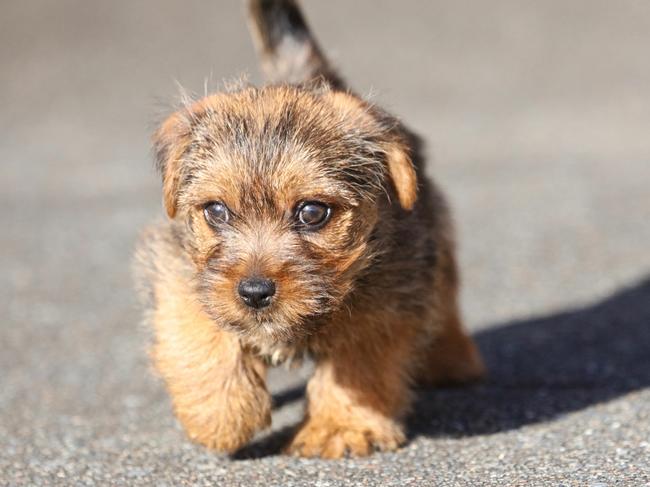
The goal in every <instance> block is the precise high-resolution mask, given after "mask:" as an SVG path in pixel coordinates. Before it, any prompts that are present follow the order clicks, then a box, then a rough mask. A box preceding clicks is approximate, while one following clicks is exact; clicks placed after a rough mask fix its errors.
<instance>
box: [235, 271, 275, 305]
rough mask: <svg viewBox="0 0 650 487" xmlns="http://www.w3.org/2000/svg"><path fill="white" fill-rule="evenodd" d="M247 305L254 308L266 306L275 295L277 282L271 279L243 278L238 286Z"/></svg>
mask: <svg viewBox="0 0 650 487" xmlns="http://www.w3.org/2000/svg"><path fill="white" fill-rule="evenodd" d="M237 291H238V292H239V296H240V297H241V299H242V301H244V303H246V305H248V306H250V307H251V308H254V309H262V308H266V307H267V306H268V305H269V304H271V299H272V298H273V296H274V295H275V283H274V282H273V281H271V280H270V279H263V278H259V277H252V278H249V279H243V280H242V281H241V282H240V283H239V287H238V288H237Z"/></svg>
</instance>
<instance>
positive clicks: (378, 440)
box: [286, 419, 406, 458]
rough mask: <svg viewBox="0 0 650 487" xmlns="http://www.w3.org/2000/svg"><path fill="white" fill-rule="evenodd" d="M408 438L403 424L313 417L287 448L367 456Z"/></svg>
mask: <svg viewBox="0 0 650 487" xmlns="http://www.w3.org/2000/svg"><path fill="white" fill-rule="evenodd" d="M405 441H406V438H405V436H404V432H403V431H402V429H401V427H399V426H398V425H396V424H395V423H393V422H392V421H389V422H387V423H386V424H381V425H378V424H372V425H367V424H345V425H343V424H339V423H336V422H334V421H323V420H315V419H312V420H309V421H307V423H305V424H304V425H303V426H302V427H301V429H300V430H299V431H298V433H297V434H296V436H295V437H294V438H293V440H292V441H291V444H290V445H289V446H288V447H287V449H286V452H287V453H288V454H290V455H295V456H302V457H321V458H342V457H344V456H353V457H363V456H367V455H370V454H371V453H372V452H373V451H392V450H396V449H397V448H399V446H400V445H402V444H403V443H404V442H405Z"/></svg>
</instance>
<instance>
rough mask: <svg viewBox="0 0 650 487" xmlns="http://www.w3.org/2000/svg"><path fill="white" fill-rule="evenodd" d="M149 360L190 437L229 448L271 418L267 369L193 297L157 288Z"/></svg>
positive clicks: (261, 426)
mask: <svg viewBox="0 0 650 487" xmlns="http://www.w3.org/2000/svg"><path fill="white" fill-rule="evenodd" d="M158 295H159V299H158V306H157V308H156V310H155V312H154V325H155V329H156V344H155V347H154V350H153V358H154V362H155V364H156V367H157V368H158V370H159V371H160V373H161V374H162V376H163V377H164V379H165V381H166V383H167V387H168V389H169V391H170V394H171V396H172V401H173V404H174V410H175V412H176V415H177V416H178V418H179V420H180V421H181V423H182V424H183V426H184V428H185V430H186V431H187V433H188V435H189V436H190V438H192V439H193V440H194V441H197V442H199V443H201V444H203V445H205V446H207V447H209V448H213V449H215V450H219V451H225V452H233V451H235V450H237V449H238V448H240V447H241V446H243V445H244V444H245V443H246V442H248V441H249V440H250V439H251V437H252V436H253V435H254V434H255V432H256V431H257V430H259V429H262V428H264V427H266V426H268V425H269V424H270V422H271V399H270V396H269V393H268V391H267V389H266V385H265V375H266V369H265V365H264V364H262V363H261V362H260V361H259V360H258V359H256V358H255V357H253V356H251V355H250V354H248V353H247V352H245V351H244V350H242V347H241V345H240V342H239V339H238V338H237V336H236V335H234V334H232V333H230V332H227V331H223V330H221V329H219V328H218V327H217V326H216V325H215V323H214V322H213V321H212V320H210V318H209V317H208V316H207V315H206V314H205V313H204V311H203V310H202V309H201V307H200V305H199V304H198V303H197V302H196V300H194V299H192V298H191V296H188V295H186V294H184V293H183V292H181V290H176V291H175V292H160V293H159V294H158Z"/></svg>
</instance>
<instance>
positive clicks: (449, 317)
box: [416, 309, 486, 386]
mask: <svg viewBox="0 0 650 487" xmlns="http://www.w3.org/2000/svg"><path fill="white" fill-rule="evenodd" d="M442 326H443V328H442V331H441V333H440V334H439V335H437V336H436V338H435V339H434V341H433V343H432V344H431V345H430V346H429V348H428V349H427V350H426V351H425V354H424V358H423V360H422V365H421V366H420V369H419V371H418V373H417V374H416V380H417V382H418V383H419V384H420V385H423V386H441V385H461V384H467V383H472V382H476V381H479V380H481V379H483V378H484V377H485V374H486V369H485V365H484V364H483V360H482V358H481V354H480V353H479V350H478V348H477V346H476V344H475V343H474V340H472V338H471V337H469V336H468V335H467V334H466V333H465V331H464V330H463V328H462V324H461V321H460V319H459V317H458V312H457V311H456V310H455V309H448V310H446V315H445V316H444V317H443V319H442Z"/></svg>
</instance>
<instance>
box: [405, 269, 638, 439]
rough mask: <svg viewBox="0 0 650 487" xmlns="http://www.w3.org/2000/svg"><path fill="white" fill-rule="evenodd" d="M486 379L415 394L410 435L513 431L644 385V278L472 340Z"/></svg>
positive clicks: (495, 328) (510, 324)
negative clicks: (580, 304)
mask: <svg viewBox="0 0 650 487" xmlns="http://www.w3.org/2000/svg"><path fill="white" fill-rule="evenodd" d="M476 340H477V342H478V345H479V347H480V348H481V351H482V352H483V354H484V357H485V360H486V362H487V365H488V368H489V371H490V377H489V379H488V381H487V382H486V383H484V384H482V385H479V386H475V387H471V388H467V389H439V390H425V391H420V394H419V396H418V401H417V403H416V405H415V410H414V413H413V414H412V415H411V417H410V421H409V426H410V428H409V430H410V432H411V435H412V436H418V435H426V436H432V435H433V436H438V435H454V436H464V435H476V434H485V433H494V432H498V431H504V430H509V429H513V428H518V427H520V426H522V425H525V424H529V423H534V422H539V421H544V420H548V419H550V418H553V417H556V416H558V415H560V414H563V413H567V412H571V411H576V410H580V409H583V408H585V407H587V406H590V405H592V404H596V403H599V402H603V401H607V400H609V399H613V398H615V397H617V396H620V395H622V394H625V393H627V392H631V391H634V390H637V389H641V388H644V387H648V386H650V278H646V279H644V280H643V281H641V282H640V283H638V284H637V285H635V286H633V287H629V288H625V289H623V290H620V291H618V292H617V293H615V294H613V295H612V296H610V297H609V298H607V299H605V300H603V301H601V302H598V303H596V304H594V305H590V306H587V307H585V308H581V309H576V310H572V311H567V312H561V313H557V314H553V315H549V316H543V317H540V318H533V319H527V320H521V321H515V322H512V323H507V324H505V325H502V326H495V327H493V328H491V329H488V330H485V331H482V332H480V333H478V334H477V335H476Z"/></svg>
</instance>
